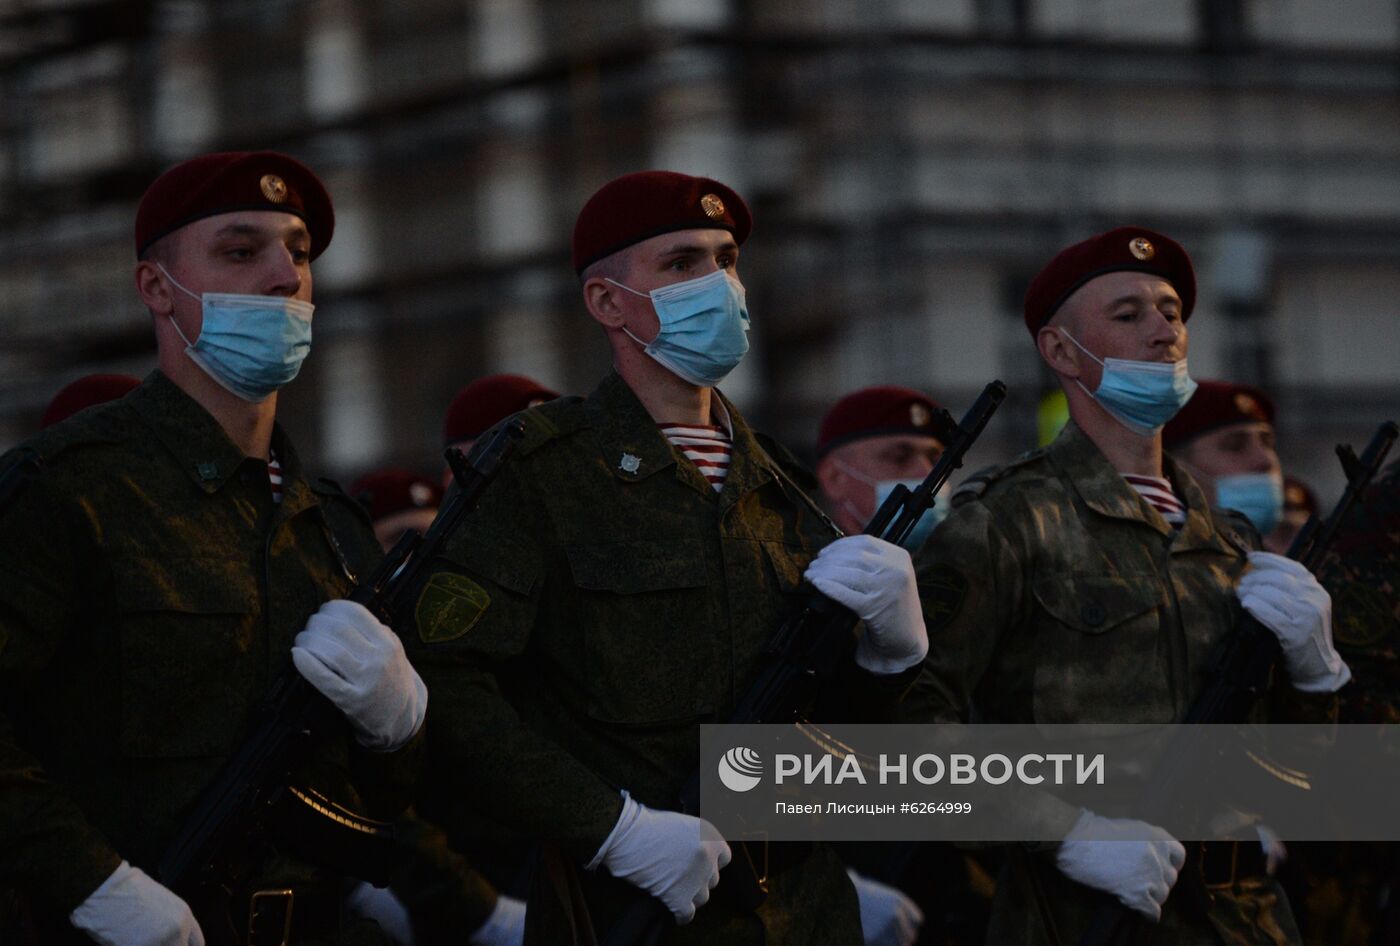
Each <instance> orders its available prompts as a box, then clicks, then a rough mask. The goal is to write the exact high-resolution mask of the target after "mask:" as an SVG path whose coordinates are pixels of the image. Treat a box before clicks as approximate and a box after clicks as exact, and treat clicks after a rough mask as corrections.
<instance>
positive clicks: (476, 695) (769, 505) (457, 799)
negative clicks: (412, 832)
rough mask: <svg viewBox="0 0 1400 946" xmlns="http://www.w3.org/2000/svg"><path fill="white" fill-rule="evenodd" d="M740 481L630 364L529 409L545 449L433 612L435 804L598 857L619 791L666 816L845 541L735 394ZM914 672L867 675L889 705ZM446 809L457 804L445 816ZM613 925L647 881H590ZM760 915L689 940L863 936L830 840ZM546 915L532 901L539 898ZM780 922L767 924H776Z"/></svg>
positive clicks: (708, 916)
mask: <svg viewBox="0 0 1400 946" xmlns="http://www.w3.org/2000/svg"><path fill="white" fill-rule="evenodd" d="M724 406H725V408H727V410H728V411H729V416H730V418H731V419H732V422H733V438H734V442H733V454H732V459H731V462H730V466H729V472H728V476H727V478H726V480H725V482H724V486H723V489H722V490H721V491H720V492H718V493H717V492H716V491H715V490H714V488H713V487H712V486H711V485H710V484H709V483H708V482H707V481H706V480H705V478H704V477H703V476H702V475H701V473H700V471H699V470H698V469H696V467H695V466H694V464H692V463H691V462H690V461H689V460H688V459H686V458H685V457H684V456H683V455H682V454H681V453H680V452H679V451H677V450H675V449H673V447H672V446H671V444H670V443H669V442H668V441H667V440H666V439H665V437H664V436H663V435H662V434H661V432H660V431H659V430H658V429H657V424H656V422H655V421H654V420H653V419H652V418H651V416H650V415H649V414H648V413H647V411H646V409H645V408H644V407H643V406H642V404H641V402H640V401H639V400H638V399H637V397H636V396H635V395H634V394H633V393H632V391H631V389H630V388H628V386H627V385H626V383H625V382H624V381H623V380H622V379H621V378H620V377H618V376H617V375H610V376H609V377H608V378H606V379H605V380H604V381H603V382H602V383H601V384H600V385H599V386H598V388H597V390H595V391H594V392H593V394H592V395H591V396H590V397H588V398H587V399H586V400H583V399H579V398H576V397H575V398H561V399H559V400H556V401H552V402H550V403H548V404H545V405H541V406H540V407H536V408H532V409H530V410H529V411H527V412H525V413H524V414H523V415H521V416H522V417H524V419H525V422H526V427H527V433H526V435H525V439H524V441H523V443H522V445H521V446H520V448H519V449H518V450H517V451H516V454H515V456H514V457H513V458H512V459H511V460H510V462H509V463H508V464H507V465H506V467H505V468H504V469H503V470H502V472H501V474H500V476H499V478H498V479H497V480H496V482H495V483H493V484H492V486H491V487H490V489H489V490H488V491H487V493H486V494H485V496H484V497H483V499H482V502H481V505H480V507H479V509H478V510H477V511H476V512H475V513H474V514H473V515H472V516H471V517H469V519H468V520H467V521H466V522H465V524H464V525H463V527H462V528H461V529H460V530H459V531H458V532H457V534H456V537H455V540H454V543H453V544H452V545H451V546H450V548H449V549H448V552H447V555H446V556H445V558H444V560H443V561H442V563H441V566H440V567H439V568H437V569H435V571H434V574H433V575H432V576H431V578H430V579H429V580H428V581H427V582H426V584H425V585H424V588H423V590H422V593H421V595H420V597H419V598H418V603H417V606H416V629H415V631H414V633H412V634H410V635H406V636H409V637H411V638H412V640H410V641H408V642H407V643H408V646H409V651H410V655H411V656H412V658H413V661H414V664H415V665H416V666H417V667H418V668H419V671H420V672H421V673H422V674H423V677H424V679H425V680H426V681H427V683H428V687H429V690H430V691H431V692H432V703H431V707H430V709H429V713H428V732H429V758H430V760H431V761H430V771H431V773H432V775H431V777H430V779H429V788H428V790H429V792H430V793H431V794H432V795H434V796H435V797H437V798H438V799H439V803H438V804H437V805H435V806H428V805H426V804H425V809H428V808H430V807H431V810H427V811H425V813H427V814H429V815H430V816H432V817H434V818H442V819H443V821H444V823H446V824H448V825H449V832H450V833H451V832H452V830H453V829H452V827H451V825H450V821H451V815H450V809H451V808H452V806H453V804H454V803H457V804H459V805H460V804H461V803H462V800H465V799H471V805H472V806H474V807H476V808H477V809H478V810H479V811H480V812H481V813H483V814H484V815H485V816H486V817H488V818H490V819H492V820H494V821H496V822H497V823H499V824H502V825H504V826H508V827H509V828H511V829H513V830H515V831H517V832H520V833H523V834H525V835H528V836H531V837H538V838H545V839H551V840H554V841H558V842H561V843H562V844H563V845H564V847H565V849H566V850H567V851H568V853H569V854H570V855H571V856H572V857H573V858H574V859H575V860H576V862H577V863H580V864H582V863H586V862H588V861H589V860H590V858H592V857H593V855H594V854H595V852H596V851H597V850H598V848H599V847H600V846H601V844H602V842H603V841H604V840H605V839H606V838H607V836H608V834H609V832H610V831H611V829H612V827H613V825H614V823H615V822H616V820H617V816H618V814H619V812H620V800H619V789H626V790H627V791H629V792H630V793H631V794H632V795H633V796H634V797H636V798H637V799H638V800H639V801H641V802H643V803H644V804H646V805H649V806H652V807H659V808H668V807H671V806H672V805H674V802H675V799H676V797H677V796H678V795H679V792H680V789H681V787H682V784H683V782H684V781H685V779H686V778H687V776H688V775H689V774H690V773H691V772H692V771H693V770H694V769H695V767H696V766H697V764H698V748H699V742H698V729H697V727H698V725H699V724H700V723H704V722H718V721H723V720H724V719H725V717H726V715H727V714H728V713H729V712H730V711H731V710H732V708H733V707H734V706H735V703H736V701H737V700H738V699H739V698H740V696H741V695H742V694H743V693H744V691H745V688H746V687H747V686H748V685H749V683H750V681H751V680H752V678H753V677H754V675H755V673H756V671H757V668H758V660H759V654H760V650H761V648H762V647H763V645H764V642H765V641H766V640H767V639H768V638H769V636H770V635H771V634H772V633H773V631H774V630H775V629H776V628H777V626H778V624H779V621H780V619H781V618H782V617H783V615H784V614H785V611H786V609H787V607H788V606H789V604H790V602H789V600H788V593H789V592H792V591H794V590H795V589H796V588H797V587H798V585H799V583H800V581H801V577H802V572H803V569H804V568H805V567H806V565H807V563H808V561H809V560H810V559H811V558H812V557H813V556H814V555H815V553H816V552H817V550H818V549H819V548H820V547H821V546H822V545H824V544H826V543H827V542H829V541H831V539H832V538H833V537H834V536H835V535H836V532H835V527H834V526H832V525H831V524H830V522H829V521H828V520H827V519H826V517H825V516H824V515H822V514H821V513H820V511H819V510H818V508H817V507H816V506H815V505H814V504H813V503H812V501H811V500H810V499H808V497H807V496H806V495H805V494H803V493H802V492H801V491H800V490H798V489H797V487H795V486H794V485H793V483H792V481H791V479H790V477H789V476H788V474H787V473H786V472H785V471H784V470H783V469H782V468H781V467H780V466H779V464H778V463H777V462H775V460H774V459H773V458H772V457H771V455H770V454H769V453H768V452H766V451H765V450H764V449H763V448H762V447H761V446H760V445H759V443H758V442H757V441H756V439H755V437H754V434H753V433H752V432H751V431H750V429H749V428H748V426H747V425H746V424H745V423H744V421H743V419H742V418H741V417H740V416H739V413H738V411H736V410H735V409H734V408H733V406H732V405H730V404H728V402H724ZM905 684H907V678H906V679H903V680H899V681H891V680H885V679H881V678H876V677H873V676H871V675H868V674H863V673H859V672H855V673H853V674H852V680H851V681H850V686H851V689H852V691H856V692H857V699H856V704H858V705H861V706H863V707H869V712H870V713H872V714H873V713H877V712H880V711H881V710H880V708H881V707H883V711H884V712H885V714H886V715H888V712H889V707H890V704H891V703H892V701H893V700H894V699H895V698H897V696H898V693H899V691H900V690H902V689H903V686H904V685H905ZM444 812H447V814H446V815H444V814H443V813H444ZM583 882H584V884H585V887H586V894H587V896H588V898H589V906H590V910H591V911H592V914H593V920H594V921H595V924H596V926H597V928H598V929H599V931H600V933H601V932H604V931H606V929H607V928H608V927H609V925H610V918H611V916H612V915H613V913H614V912H615V910H616V908H617V907H618V905H619V904H620V903H622V902H623V901H624V900H625V899H626V896H627V895H635V889H632V888H626V891H627V892H626V895H624V893H623V891H622V890H620V889H618V888H623V887H624V886H625V885H622V884H621V882H620V881H615V880H612V879H610V878H608V877H606V875H605V872H603V871H596V872H585V873H584V876H583ZM772 890H773V892H772V895H771V896H770V897H769V900H768V902H767V904H766V905H765V906H764V907H763V908H762V909H761V910H760V911H759V915H758V916H757V917H755V916H754V915H753V914H752V913H750V914H746V915H740V914H738V913H736V912H734V911H733V910H732V909H730V908H729V907H727V906H726V905H725V904H724V903H723V902H722V899H723V898H717V899H716V901H712V903H711V904H710V905H708V906H706V907H704V908H702V909H701V910H700V913H699V917H698V918H697V920H696V921H695V923H693V924H691V925H690V926H686V927H682V928H680V929H679V930H678V931H677V933H676V936H677V940H675V941H682V940H683V941H687V942H745V941H749V942H760V941H763V939H764V936H765V933H766V937H767V940H766V941H767V942H770V943H788V942H792V943H805V942H818V941H820V942H852V943H857V942H859V938H860V929H859V923H858V921H857V916H856V909H855V898H854V893H853V891H852V888H851V886H850V884H849V883H848V882H847V880H846V878H845V876H844V873H843V872H842V870H841V868H840V865H839V862H838V861H837V860H836V859H835V858H834V856H832V855H831V854H830V852H829V851H827V850H826V849H822V848H818V849H817V851H816V852H815V853H813V854H812V855H811V856H809V857H808V858H807V859H806V860H805V861H803V862H802V863H800V864H799V865H798V866H795V867H793V868H791V869H789V870H787V871H786V872H784V873H783V874H781V875H779V876H777V877H776V878H775V879H774V881H773V888H772ZM532 909H534V906H533V904H532ZM760 924H761V925H760Z"/></svg>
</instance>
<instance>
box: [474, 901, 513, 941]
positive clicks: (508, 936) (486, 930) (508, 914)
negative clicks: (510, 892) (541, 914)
mask: <svg viewBox="0 0 1400 946" xmlns="http://www.w3.org/2000/svg"><path fill="white" fill-rule="evenodd" d="M467 942H469V943H471V944H472V946H521V944H522V943H524V942H525V904H524V902H522V901H520V900H516V899H515V898H514V897H507V896H505V895H501V896H499V897H497V898H496V909H494V910H492V911H491V915H490V916H488V917H487V918H486V922H485V923H483V924H481V926H479V927H477V930H476V932H475V933H473V934H472V935H471V936H469V937H467Z"/></svg>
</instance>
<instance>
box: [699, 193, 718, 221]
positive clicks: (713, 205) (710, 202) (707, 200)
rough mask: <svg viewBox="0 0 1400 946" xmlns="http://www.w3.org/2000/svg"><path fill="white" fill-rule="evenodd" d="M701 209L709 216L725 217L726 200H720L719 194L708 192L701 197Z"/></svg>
mask: <svg viewBox="0 0 1400 946" xmlns="http://www.w3.org/2000/svg"><path fill="white" fill-rule="evenodd" d="M700 209H701V210H703V211H705V216H707V217H711V218H716V217H723V216H724V201H722V200H720V199H719V195H717V194H706V195H705V196H704V197H701V198H700Z"/></svg>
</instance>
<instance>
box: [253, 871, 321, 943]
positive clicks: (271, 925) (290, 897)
mask: <svg viewBox="0 0 1400 946" xmlns="http://www.w3.org/2000/svg"><path fill="white" fill-rule="evenodd" d="M340 901H341V897H340V890H339V887H338V885H336V884H299V885H292V886H288V887H263V888H260V889H257V890H252V891H249V893H248V895H247V897H246V898H243V899H242V900H241V901H237V902H241V903H243V904H245V905H246V907H247V909H246V912H244V913H242V915H241V916H234V917H233V921H234V923H235V924H238V925H239V926H240V928H241V929H242V930H243V931H244V932H245V937H244V942H245V943H246V946H290V944H291V943H293V942H295V941H297V940H303V939H316V938H322V937H325V936H326V935H327V934H332V935H333V934H335V933H337V932H339V930H340ZM237 909H238V908H237V907H236V906H235V910H237Z"/></svg>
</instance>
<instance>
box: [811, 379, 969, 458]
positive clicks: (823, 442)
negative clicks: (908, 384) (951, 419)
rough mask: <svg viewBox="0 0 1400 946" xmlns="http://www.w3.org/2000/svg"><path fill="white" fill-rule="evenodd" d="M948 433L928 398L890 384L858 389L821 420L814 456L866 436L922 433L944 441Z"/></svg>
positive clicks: (824, 454)
mask: <svg viewBox="0 0 1400 946" xmlns="http://www.w3.org/2000/svg"><path fill="white" fill-rule="evenodd" d="M947 433H948V431H947V430H946V429H945V428H944V419H943V414H942V413H941V412H940V411H939V408H938V404H937V403H935V402H934V400H933V399H932V398H931V397H929V396H928V395H926V394H923V393H921V392H919V391H915V390H914V389H913V388H901V387H899V386H897V385H893V384H885V385H879V386H877V387H873V388H861V389H860V390H859V391H853V392H851V393H850V394H847V395H846V396H845V397H843V398H842V399H841V400H839V401H837V402H836V403H835V404H833V405H832V407H831V410H829V411H827V412H826V416H825V417H823V418H822V425H821V430H820V431H819V432H818V433H817V456H818V457H819V458H820V457H824V456H826V455H827V454H828V453H830V452H831V451H832V450H833V449H835V448H836V447H839V446H841V445H842V444H843V443H850V442H851V441H853V440H864V439H865V438H867V437H883V436H885V435H887V434H922V435H924V436H928V437H937V438H938V439H940V440H946V439H947V437H946V435H947Z"/></svg>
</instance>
